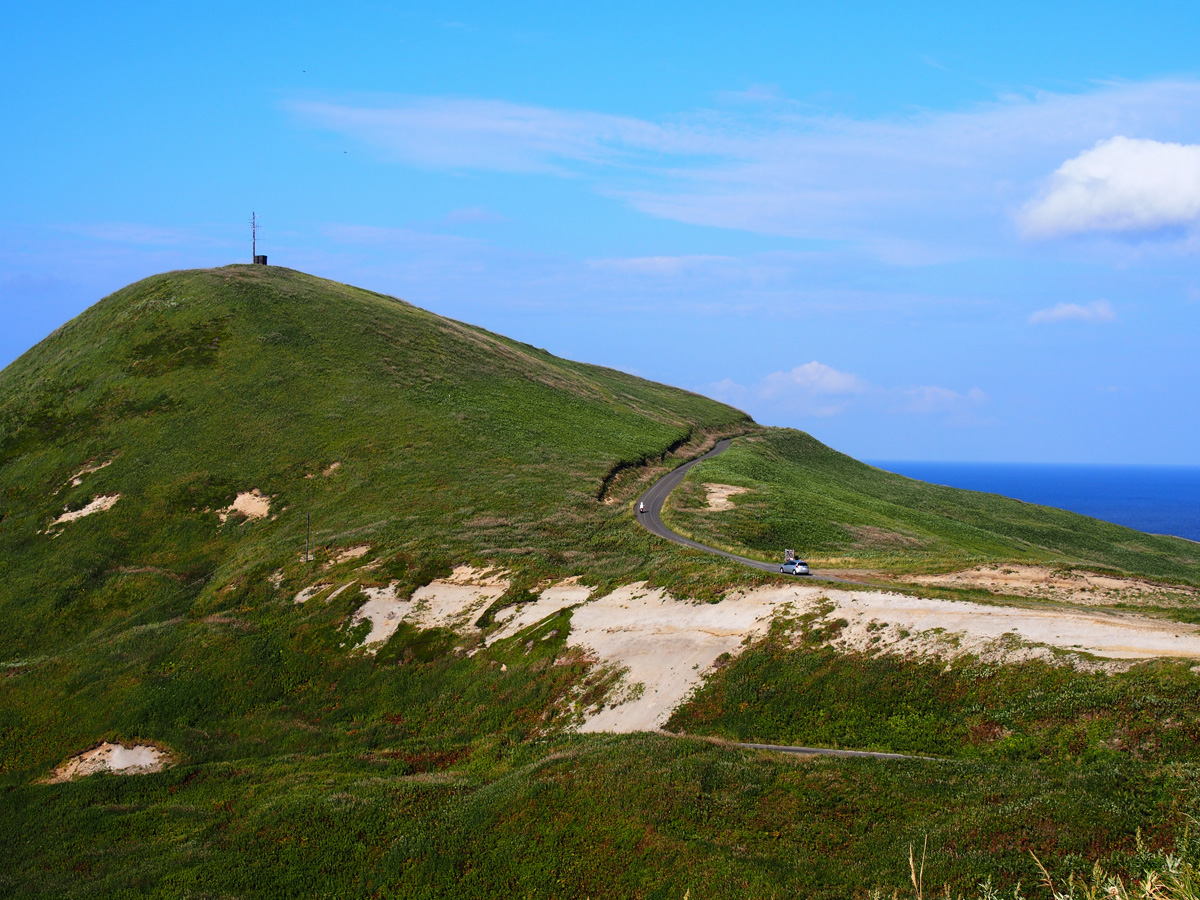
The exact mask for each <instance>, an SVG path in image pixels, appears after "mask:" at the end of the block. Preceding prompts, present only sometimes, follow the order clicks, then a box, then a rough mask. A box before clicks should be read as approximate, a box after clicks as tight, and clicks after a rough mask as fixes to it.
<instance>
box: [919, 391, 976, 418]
mask: <svg viewBox="0 0 1200 900" xmlns="http://www.w3.org/2000/svg"><path fill="white" fill-rule="evenodd" d="M900 397H901V398H902V403H901V409H902V411H904V412H910V413H916V414H917V415H923V416H927V415H936V414H939V413H946V414H960V413H963V412H966V411H968V410H970V409H972V408H974V407H977V406H979V405H980V404H983V403H986V402H987V400H988V395H987V394H986V393H984V392H983V391H981V390H980V389H979V388H971V389H970V390H969V391H967V392H966V393H965V394H960V393H959V392H958V391H952V390H949V389H948V388H943V387H936V386H934V385H921V386H920V387H915V388H905V389H903V390H901V391H900Z"/></svg>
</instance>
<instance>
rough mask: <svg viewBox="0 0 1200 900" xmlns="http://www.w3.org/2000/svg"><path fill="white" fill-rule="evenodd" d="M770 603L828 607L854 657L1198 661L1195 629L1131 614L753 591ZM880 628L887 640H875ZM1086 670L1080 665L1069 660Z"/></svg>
mask: <svg viewBox="0 0 1200 900" xmlns="http://www.w3.org/2000/svg"><path fill="white" fill-rule="evenodd" d="M752 595H762V596H763V598H764V599H768V600H772V601H773V602H775V603H779V602H781V601H785V600H788V599H791V600H792V601H793V602H794V603H795V604H796V606H797V608H801V607H804V608H808V609H813V610H816V609H821V608H822V604H824V605H825V606H827V607H828V609H829V611H828V612H827V614H826V618H828V619H829V620H837V619H844V620H846V622H847V623H848V624H847V626H846V627H845V628H844V629H843V630H842V632H841V634H840V636H839V637H838V638H837V640H835V641H834V643H835V645H838V646H842V647H845V648H847V649H855V650H875V651H879V652H896V653H905V652H909V651H915V652H918V653H922V654H928V655H933V656H937V657H939V658H944V659H945V658H953V657H955V656H959V655H962V654H964V653H973V654H977V655H981V656H984V657H985V658H989V659H994V660H996V661H998V662H1015V661H1020V660H1022V659H1029V658H1032V657H1035V656H1040V657H1043V658H1046V659H1049V660H1053V661H1057V662H1060V663H1063V664H1070V663H1072V662H1073V660H1072V659H1071V658H1070V657H1064V656H1063V655H1062V654H1060V653H1055V652H1053V651H1054V650H1059V651H1067V652H1068V653H1083V654H1089V655H1092V656H1099V657H1103V658H1105V659H1110V660H1128V661H1136V660H1142V659H1153V658H1156V657H1168V658H1176V659H1200V628H1198V627H1197V626H1194V625H1185V624H1182V623H1179V622H1170V621H1164V620H1162V619H1150V618H1146V617H1144V616H1138V615H1133V614H1118V613H1107V612H1099V611H1089V610H1082V609H1080V610H1070V609H1024V608H1018V607H1011V606H1008V607H1006V606H988V605H984V604H980V603H963V602H957V601H953V600H936V599H929V598H924V597H910V596H907V595H903V594H890V593H882V592H874V591H836V590H825V589H822V588H818V587H809V586H804V587H800V586H797V587H782V588H759V589H757V590H756V591H754V592H752ZM884 628H889V629H890V639H889V636H888V635H883V636H881V635H880V631H881V630H882V629H884ZM1074 662H1076V663H1082V664H1085V665H1086V660H1083V659H1076V660H1074Z"/></svg>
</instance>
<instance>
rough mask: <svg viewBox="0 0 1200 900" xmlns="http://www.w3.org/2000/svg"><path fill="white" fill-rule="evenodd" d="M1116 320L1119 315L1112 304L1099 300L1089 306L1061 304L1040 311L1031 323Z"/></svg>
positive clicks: (1031, 319)
mask: <svg viewBox="0 0 1200 900" xmlns="http://www.w3.org/2000/svg"><path fill="white" fill-rule="evenodd" d="M1116 318H1117V314H1116V312H1115V311H1114V310H1113V308H1112V304H1111V303H1109V302H1108V301H1107V300H1097V301H1095V302H1094V303H1088V304H1087V305H1080V304H1078V303H1059V304H1058V305H1057V306H1052V307H1050V308H1049V309H1039V310H1038V311H1037V312H1035V313H1033V314H1031V315H1030V316H1029V323H1030V324H1031V325H1045V324H1049V323H1053V322H1112V321H1113V320H1114V319H1116Z"/></svg>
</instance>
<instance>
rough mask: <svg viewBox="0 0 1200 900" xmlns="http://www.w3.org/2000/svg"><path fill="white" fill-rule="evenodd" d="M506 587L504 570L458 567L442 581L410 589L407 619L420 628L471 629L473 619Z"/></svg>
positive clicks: (506, 580)
mask: <svg viewBox="0 0 1200 900" xmlns="http://www.w3.org/2000/svg"><path fill="white" fill-rule="evenodd" d="M508 588H509V580H508V578H507V576H506V575H505V573H504V572H502V571H500V570H498V569H497V570H490V569H474V568H472V567H470V566H458V567H457V568H456V569H455V570H454V571H453V572H452V573H451V574H450V577H449V578H447V579H445V580H438V581H434V582H431V583H430V584H427V585H425V586H424V587H421V588H417V590H416V591H414V592H413V598H412V602H413V606H412V611H411V613H410V615H409V616H408V618H410V619H411V620H412V622H413V623H414V624H415V625H419V626H420V627H421V628H459V629H462V628H474V627H475V625H474V623H475V620H476V619H478V618H479V616H480V615H481V614H482V613H483V611H484V610H485V609H487V608H488V607H489V606H491V605H492V604H493V603H494V602H496V600H498V599H499V598H500V596H501V595H502V594H503V593H504V592H505V591H507V590H508Z"/></svg>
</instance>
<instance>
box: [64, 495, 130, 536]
mask: <svg viewBox="0 0 1200 900" xmlns="http://www.w3.org/2000/svg"><path fill="white" fill-rule="evenodd" d="M120 499H121V495H120V494H101V495H100V496H99V497H97V498H96V499H95V500H93V501H92V502H91V503H89V504H88V505H87V506H85V507H84V508H83V509H77V510H75V511H74V512H64V513H63V514H62V515H61V516H59V517H58V518H57V519H55V520H54V521H53V522H51V523H50V527H51V528H53V527H54V526H55V525H66V524H67V523H68V522H74V521H76V520H77V519H82V518H83V517H84V516H90V515H92V514H93V513H98V512H107V511H108V510H110V509H112V508H113V507H114V506H116V505H117V501H118V500H120Z"/></svg>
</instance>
